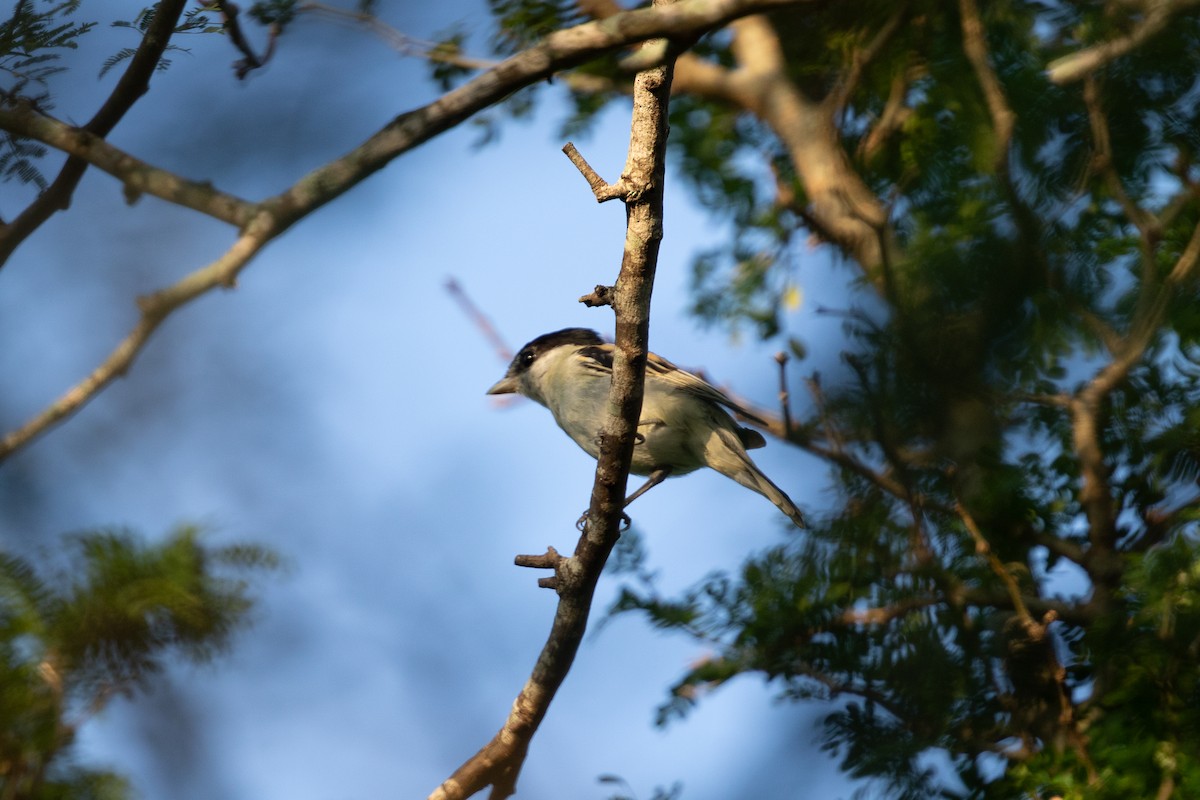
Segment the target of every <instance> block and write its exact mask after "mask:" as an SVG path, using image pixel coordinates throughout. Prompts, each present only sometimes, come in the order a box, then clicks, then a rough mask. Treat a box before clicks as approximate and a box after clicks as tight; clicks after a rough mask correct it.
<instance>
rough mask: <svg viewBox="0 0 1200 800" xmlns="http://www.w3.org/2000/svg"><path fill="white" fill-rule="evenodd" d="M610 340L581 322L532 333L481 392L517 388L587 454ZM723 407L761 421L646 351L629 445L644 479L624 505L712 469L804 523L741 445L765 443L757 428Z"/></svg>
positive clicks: (601, 415) (601, 410)
mask: <svg viewBox="0 0 1200 800" xmlns="http://www.w3.org/2000/svg"><path fill="white" fill-rule="evenodd" d="M613 349H614V346H613V345H611V344H607V343H605V342H604V340H603V339H601V338H600V335H599V334H598V333H596V332H595V331H592V330H588V329H587V328H564V329H563V330H561V331H555V332H554V333H547V334H546V335H544V336H539V337H538V338H536V339H534V340H533V341H532V342H530V343H529V344H527V345H525V346H524V347H522V348H521V352H519V353H517V355H516V357H515V358H514V359H513V360H512V363H511V364H510V365H509V367H508V372H507V373H506V374H505V375H504V377H503V378H501V379H500V380H499V381H497V382H496V384H495V385H494V386H492V388H490V389H488V391H487V393H488V394H514V393H515V394H521V395H524V396H525V397H528V398H529V399H530V400H534V401H536V402H538V403H541V404H542V405H544V406H545V407H546V408H548V409H550V413H552V414H554V420H555V421H556V422H557V423H558V427H560V428H562V429H563V430H564V431H566V433H567V435H568V436H570V437H571V438H572V439H574V440H575V443H576V444H578V445H579V446H580V447H582V448H583V449H584V450H585V451H587V453H588V454H589V455H590V456H592V458H598V457H599V454H600V446H599V443H598V437H599V434H600V429H601V428H602V427H603V426H604V422H605V419H606V415H607V409H608V392H609V386H610V385H611V383H612V364H613ZM725 409H730V410H733V411H736V412H737V413H739V414H741V415H742V416H744V417H747V418H749V419H751V420H754V421H756V422H760V423H761V422H762V420H759V419H758V418H757V417H755V416H754V415H753V414H750V413H748V412H747V411H746V410H745V409H744V408H742V407H740V406H739V405H737V404H736V403H734V402H733V401H732V400H730V399H729V398H728V397H726V396H725V395H724V394H722V393H721V392H720V391H719V390H717V389H715V388H713V387H712V386H710V385H709V384H708V383H706V382H705V381H704V380H702V379H700V378H698V377H696V376H695V375H693V374H692V373H690V372H687V371H685V370H682V369H680V368H679V367H677V366H675V365H674V364H672V363H671V362H670V361H667V360H666V359H665V358H661V357H659V356H657V355H655V354H654V353H650V354H649V359H648V360H647V362H646V389H645V395H644V397H643V400H642V416H641V420H640V421H639V422H638V436H637V440H636V443H635V445H634V448H633V466H632V467H631V469H630V471H631V472H633V473H634V474H636V475H648V476H649V480H647V481H646V483H645V484H644V485H643V486H642V487H641V488H639V489H638V490H637V491H636V492H634V493H633V494H632V495H630V496H629V498H628V499H627V500H626V501H625V505H629V504H630V503H632V502H633V501H634V500H635V499H636V498H638V497H640V496H641V495H642V494H643V493H644V492H646V491H647V490H648V489H650V488H651V487H653V486H656V485H658V484H659V483H662V481H663V480H665V479H666V478H667V477H668V476H671V475H685V474H687V473H689V472H694V471H695V470H698V469H700V468H701V467H711V468H712V469H715V470H716V471H717V472H719V473H721V474H722V475H726V476H728V477H730V478H733V479H734V480H735V481H737V482H738V483H740V484H741V485H742V486H745V487H746V488H747V489H753V490H754V491H756V492H758V493H759V494H761V495H763V496H764V497H766V498H767V499H768V500H770V501H771V502H772V503H774V504H775V505H776V506H778V507H779V510H780V511H782V512H783V513H784V514H786V515H787V516H788V518H789V519H791V521H792V522H794V523H796V525H797V526H799V527H801V528H803V527H805V522H804V516H803V515H802V514H801V513H800V510H799V509H798V508H796V504H795V503H793V502H792V501H791V500H790V499H789V498H788V496H787V495H786V494H784V493H783V491H782V490H780V488H779V487H778V486H776V485H775V484H773V483H771V481H770V480H769V479H768V478H767V476H766V475H764V474H763V473H762V472H761V471H760V470H759V468H758V467H756V466H755V465H754V462H753V461H751V460H750V456H748V455H747V454H746V450H748V449H750V450H752V449H754V448H756V447H765V446H766V440H764V439H763V437H762V434H761V433H759V432H758V431H755V430H751V429H750V428H743V427H741V426H739V425H738V424H737V423H735V422H734V421H733V418H732V417H731V416H730V415H729V413H728V412H727V411H726V410H725Z"/></svg>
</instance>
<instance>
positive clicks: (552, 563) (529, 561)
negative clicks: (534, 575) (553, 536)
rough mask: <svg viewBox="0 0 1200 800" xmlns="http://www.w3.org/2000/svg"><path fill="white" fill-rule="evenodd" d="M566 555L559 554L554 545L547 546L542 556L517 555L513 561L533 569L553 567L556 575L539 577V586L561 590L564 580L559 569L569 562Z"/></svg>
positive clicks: (520, 565)
mask: <svg viewBox="0 0 1200 800" xmlns="http://www.w3.org/2000/svg"><path fill="white" fill-rule="evenodd" d="M567 560H568V559H567V558H566V557H565V556H562V555H559V552H558V551H557V550H555V549H554V548H553V547H547V548H546V552H545V553H544V554H542V555H540V556H525V555H522V556H517V557H516V558H514V559H513V563H514V564H516V565H517V566H518V567H529V568H531V569H552V570H554V575H553V576H552V577H549V578H538V586H539V587H541V588H543V589H554V590H555V591H558V590H559V587H560V585H562V582H560V581H559V576H558V571H559V570H560V569H561V568H562V567H563V565H564V564H565V563H566V562H567Z"/></svg>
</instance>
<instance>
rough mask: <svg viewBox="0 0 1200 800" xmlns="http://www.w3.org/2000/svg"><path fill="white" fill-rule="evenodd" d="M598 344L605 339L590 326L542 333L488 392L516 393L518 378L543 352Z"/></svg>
mask: <svg viewBox="0 0 1200 800" xmlns="http://www.w3.org/2000/svg"><path fill="white" fill-rule="evenodd" d="M597 344H604V340H603V339H601V338H600V334H598V333H596V332H595V331H594V330H591V329H590V328H563V329H562V330H561V331H554V333H546V334H542V335H541V336H539V337H537V338H536V339H534V340H533V341H531V342H530V343H529V344H527V345H525V346H524V347H522V348H521V350H520V352H518V353H517V355H516V356H515V357H514V358H513V360H512V363H510V364H509V365H508V372H506V373H504V377H503V378H501V379H500V380H499V381H497V382H496V383H495V384H494V385H493V386H492V388H490V389H488V390H487V393H488V394H514V393H516V392H518V391H520V389H519V384H518V378H519V377H520V376H521V374H522V373H524V372H526V371H528V370H529V367H530V366H531V365H532V364H533V362H535V361H537V359H538V356H540V355H541V354H542V353H547V352H549V351H551V350H553V349H554V348H556V347H562V346H564V345H571V346H576V347H586V346H588V345H597Z"/></svg>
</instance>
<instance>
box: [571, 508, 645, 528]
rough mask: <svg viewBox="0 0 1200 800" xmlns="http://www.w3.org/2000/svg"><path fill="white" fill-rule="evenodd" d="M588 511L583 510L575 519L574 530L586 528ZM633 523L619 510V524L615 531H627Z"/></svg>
mask: <svg viewBox="0 0 1200 800" xmlns="http://www.w3.org/2000/svg"><path fill="white" fill-rule="evenodd" d="M589 513H591V512H590V510H589V511H584V512H583V514H582V515H580V517H579V519H577V520H575V530H577V531H579V532H580V533H583V532H584V531H585V530H586V529H587V523H588V514H589ZM632 525H633V520H632V519H631V518H630V517H629V515H628V514H626V513H625V512H624V511H622V512H621V524H620V525H618V526H617V533H621V532H622V531H627V530H629V528H630V527H631V526H632Z"/></svg>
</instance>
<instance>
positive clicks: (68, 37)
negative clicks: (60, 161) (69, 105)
mask: <svg viewBox="0 0 1200 800" xmlns="http://www.w3.org/2000/svg"><path fill="white" fill-rule="evenodd" d="M78 8H79V0H58V1H57V2H51V1H50V0H41V2H37V0H18V1H17V3H16V5H14V6H13V11H12V15H11V16H10V17H9V18H8V19H7V20H5V21H3V22H0V106H5V105H10V104H13V103H16V102H24V103H30V104H32V105H34V106H35V107H38V108H41V109H43V110H44V109H48V108H51V107H52V104H51V98H50V94H49V92H48V91H47V89H46V82H47V81H48V80H49V79H50V77H51V76H53V75H55V74H57V73H59V72H61V71H62V69H63V67H62V66H61V65H60V64H59V63H58V61H59V58H60V55H61V54H60V53H59V52H57V51H61V50H74V49H75V48H76V47H78V42H77V40H78V38H79V37H80V36H82V35H83V34H85V33H87V32H88V31H89V30H90V29H91V28H92V26H93V25H94V23H91V22H74V21H72V20H71V19H70V17H71V15H72V14H74V13H75V11H76V10H77V9H78ZM45 154H46V148H45V147H43V146H41V145H40V144H37V143H36V142H30V141H29V140H27V139H23V138H21V137H17V136H13V135H12V134H11V133H9V132H8V131H0V181H4V182H7V181H10V180H13V179H14V178H15V179H16V180H18V181H20V182H21V183H31V184H33V185H35V186H36V187H37V188H38V189H39V190H44V189H45V188H46V186H47V184H46V179H45V178H44V177H43V176H42V173H41V172H40V171H39V170H38V168H37V166H36V163H37V161H38V159H40V158H41V157H42V156H43V155H45Z"/></svg>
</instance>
